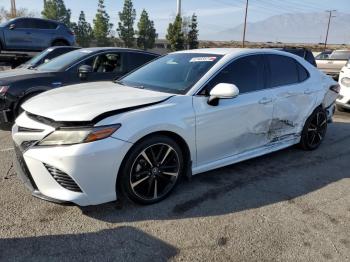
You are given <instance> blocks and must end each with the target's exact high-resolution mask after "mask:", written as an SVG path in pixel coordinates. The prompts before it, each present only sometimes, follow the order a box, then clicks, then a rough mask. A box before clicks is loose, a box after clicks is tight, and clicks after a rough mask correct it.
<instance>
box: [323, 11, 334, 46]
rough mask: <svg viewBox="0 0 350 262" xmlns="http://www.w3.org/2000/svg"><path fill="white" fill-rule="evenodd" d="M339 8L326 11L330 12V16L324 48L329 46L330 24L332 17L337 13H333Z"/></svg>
mask: <svg viewBox="0 0 350 262" xmlns="http://www.w3.org/2000/svg"><path fill="white" fill-rule="evenodd" d="M336 11H337V10H327V11H326V12H328V13H329V17H328V25H327V34H326V41H324V50H326V48H327V41H328V33H329V26H330V25H331V19H332V18H333V17H335V15H332V13H333V12H336Z"/></svg>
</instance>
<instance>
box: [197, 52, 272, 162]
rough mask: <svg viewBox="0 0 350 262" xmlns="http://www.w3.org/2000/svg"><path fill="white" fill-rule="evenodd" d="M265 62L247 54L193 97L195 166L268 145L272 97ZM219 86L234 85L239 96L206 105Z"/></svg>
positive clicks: (221, 72) (259, 56)
mask: <svg viewBox="0 0 350 262" xmlns="http://www.w3.org/2000/svg"><path fill="white" fill-rule="evenodd" d="M265 70H266V66H265V60H264V58H263V56H262V55H250V56H245V57H242V58H239V59H237V60H235V61H233V62H232V63H231V64H230V65H228V66H226V67H225V68H224V69H222V70H221V71H220V72H219V74H218V75H216V76H215V77H214V78H213V79H212V80H211V81H210V82H209V83H208V84H207V85H206V86H205V87H204V89H203V90H202V91H201V92H200V94H199V95H197V96H194V97H193V106H194V110H195V114H196V144H197V165H198V166H201V165H205V164H209V163H211V162H214V161H217V160H221V159H224V158H226V157H230V156H233V155H236V154H239V153H243V152H245V151H248V150H252V149H255V148H259V147H262V146H264V145H266V144H268V143H269V138H268V133H269V128H270V125H271V120H272V114H273V100H274V95H273V91H272V90H271V89H265V87H266V79H265V75H266V74H265ZM219 83H230V84H235V85H236V86H237V87H238V89H239V90H240V94H239V95H238V96H237V97H235V98H231V99H220V100H219V104H218V105H217V106H212V105H209V104H208V103H207V101H208V94H209V92H210V90H211V89H212V88H213V87H214V86H215V85H217V84H219Z"/></svg>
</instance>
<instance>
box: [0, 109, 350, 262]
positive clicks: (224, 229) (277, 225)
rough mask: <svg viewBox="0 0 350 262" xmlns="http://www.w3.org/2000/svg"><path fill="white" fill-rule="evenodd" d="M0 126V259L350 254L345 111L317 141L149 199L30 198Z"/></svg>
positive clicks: (321, 257)
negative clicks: (146, 202)
mask: <svg viewBox="0 0 350 262" xmlns="http://www.w3.org/2000/svg"><path fill="white" fill-rule="evenodd" d="M13 154H14V152H13V147H12V141H11V139H10V132H9V131H0V211H1V212H0V261H72V260H74V261H152V262H153V261H169V260H170V261H350V223H349V221H350V190H349V188H350V113H337V115H336V116H335V122H334V123H333V124H331V125H329V128H328V133H327V136H326V139H325V141H324V143H323V144H322V146H321V147H320V148H319V149H318V150H316V151H312V152H305V151H302V150H300V149H298V148H296V147H291V148H288V149H285V150H282V151H279V152H276V153H272V154H269V155H266V156H263V157H259V158H255V159H252V160H248V161H245V162H242V163H239V164H235V165H231V166H228V167H224V168H220V169H217V170H214V171H210V172H207V173H204V174H199V175H197V176H195V177H193V179H192V180H191V181H184V182H182V183H181V184H180V185H179V186H178V187H177V189H176V190H175V191H174V192H173V194H172V195H171V196H170V197H169V198H168V199H166V200H164V201H163V202H161V203H159V204H156V205H152V206H139V205H136V204H132V203H124V205H123V206H122V208H120V207H118V206H117V205H116V204H115V203H109V204H104V205H100V206H92V207H85V208H80V207H77V206H61V205H57V204H53V203H49V202H45V201H42V200H39V199H37V198H34V197H32V196H31V195H30V193H29V192H28V191H27V190H26V188H25V187H24V185H23V184H22V183H21V182H20V181H19V179H18V178H17V177H16V174H15V171H14V169H13V165H12V158H13Z"/></svg>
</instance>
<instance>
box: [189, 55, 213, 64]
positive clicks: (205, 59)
mask: <svg viewBox="0 0 350 262" xmlns="http://www.w3.org/2000/svg"><path fill="white" fill-rule="evenodd" d="M215 59H216V56H205V57H193V58H192V59H191V60H190V63H196V62H213V61H215Z"/></svg>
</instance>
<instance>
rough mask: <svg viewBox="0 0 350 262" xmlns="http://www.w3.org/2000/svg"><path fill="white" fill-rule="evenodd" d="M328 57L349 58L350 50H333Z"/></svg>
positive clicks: (336, 58) (335, 58)
mask: <svg viewBox="0 0 350 262" xmlns="http://www.w3.org/2000/svg"><path fill="white" fill-rule="evenodd" d="M329 58H330V59H334V60H349V58H350V51H334V52H333V53H332V54H331V55H330V56H329Z"/></svg>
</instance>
